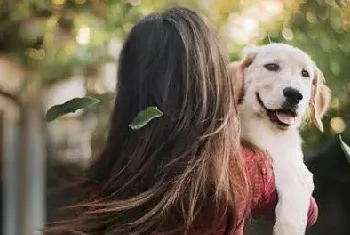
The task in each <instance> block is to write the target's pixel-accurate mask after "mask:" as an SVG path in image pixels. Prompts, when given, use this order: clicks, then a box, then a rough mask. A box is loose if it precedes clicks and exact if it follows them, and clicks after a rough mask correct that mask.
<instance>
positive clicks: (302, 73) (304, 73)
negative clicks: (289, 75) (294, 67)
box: [301, 69, 310, 78]
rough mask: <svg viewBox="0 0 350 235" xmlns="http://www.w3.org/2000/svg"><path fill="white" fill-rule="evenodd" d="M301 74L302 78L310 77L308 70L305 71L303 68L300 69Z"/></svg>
mask: <svg viewBox="0 0 350 235" xmlns="http://www.w3.org/2000/svg"><path fill="white" fill-rule="evenodd" d="M301 75H302V76H303V77H304V78H309V77H310V75H309V72H308V71H306V70H305V69H303V70H302V71H301Z"/></svg>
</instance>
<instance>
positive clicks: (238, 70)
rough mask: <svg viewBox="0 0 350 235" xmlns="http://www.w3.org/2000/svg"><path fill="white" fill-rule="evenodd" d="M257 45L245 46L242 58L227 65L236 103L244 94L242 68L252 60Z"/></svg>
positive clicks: (247, 65)
mask: <svg viewBox="0 0 350 235" xmlns="http://www.w3.org/2000/svg"><path fill="white" fill-rule="evenodd" d="M257 50H258V47H257V46H253V45H252V46H247V47H245V48H244V49H243V56H244V57H243V60H241V61H237V62H232V63H230V64H229V65H228V75H229V76H230V78H231V79H233V85H234V99H235V102H236V103H240V102H241V101H242V99H243V96H244V69H245V68H247V67H249V66H250V64H251V63H252V62H253V60H254V58H255V56H256V54H257Z"/></svg>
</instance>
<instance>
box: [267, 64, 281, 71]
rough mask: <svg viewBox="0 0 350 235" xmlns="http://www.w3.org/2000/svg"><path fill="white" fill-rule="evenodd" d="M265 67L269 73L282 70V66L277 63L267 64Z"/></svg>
mask: <svg viewBox="0 0 350 235" xmlns="http://www.w3.org/2000/svg"><path fill="white" fill-rule="evenodd" d="M264 67H265V68H266V69H267V70H269V71H275V72H276V71H278V70H279V69H280V66H279V65H278V64H275V63H270V64H265V65H264Z"/></svg>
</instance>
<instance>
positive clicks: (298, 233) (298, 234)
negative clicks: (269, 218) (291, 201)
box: [273, 217, 306, 235]
mask: <svg viewBox="0 0 350 235" xmlns="http://www.w3.org/2000/svg"><path fill="white" fill-rule="evenodd" d="M305 230H306V225H305V224H302V223H297V222H296V221H293V220H292V219H291V218H286V217H285V218H280V219H278V220H277V221H276V223H275V226H274V227H273V234H274V235H305Z"/></svg>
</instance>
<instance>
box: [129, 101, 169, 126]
mask: <svg viewBox="0 0 350 235" xmlns="http://www.w3.org/2000/svg"><path fill="white" fill-rule="evenodd" d="M162 116H163V112H162V111H161V110H159V109H158V108H157V107H155V106H150V107H148V108H146V109H144V110H141V111H140V112H139V113H138V115H137V117H136V118H134V120H133V121H132V123H131V124H130V125H129V126H130V127H131V129H132V130H139V129H141V128H142V127H144V126H146V125H147V124H148V123H149V122H150V121H151V120H152V119H155V118H159V117H162Z"/></svg>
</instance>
